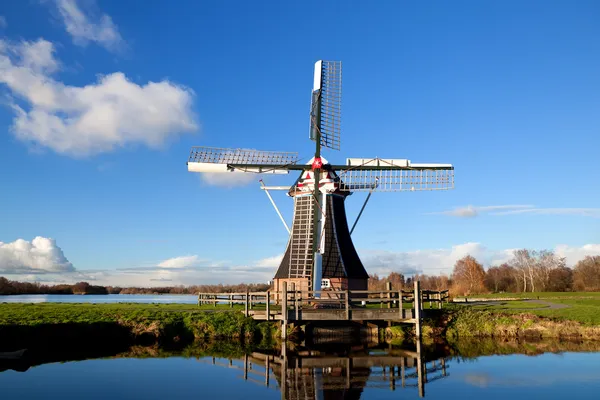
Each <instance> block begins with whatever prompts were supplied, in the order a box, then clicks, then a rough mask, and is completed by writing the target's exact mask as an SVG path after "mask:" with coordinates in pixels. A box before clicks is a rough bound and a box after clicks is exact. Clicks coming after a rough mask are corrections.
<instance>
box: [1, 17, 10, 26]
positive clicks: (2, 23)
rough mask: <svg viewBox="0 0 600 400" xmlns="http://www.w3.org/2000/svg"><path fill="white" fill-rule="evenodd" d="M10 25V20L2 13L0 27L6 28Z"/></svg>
mask: <svg viewBox="0 0 600 400" xmlns="http://www.w3.org/2000/svg"><path fill="white" fill-rule="evenodd" d="M7 26H8V22H6V17H5V16H3V15H0V28H6V27H7Z"/></svg>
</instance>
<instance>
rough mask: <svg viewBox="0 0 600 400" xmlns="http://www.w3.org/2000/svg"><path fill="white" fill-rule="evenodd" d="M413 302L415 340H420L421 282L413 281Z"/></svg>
mask: <svg viewBox="0 0 600 400" xmlns="http://www.w3.org/2000/svg"><path fill="white" fill-rule="evenodd" d="M414 298H415V301H414V303H413V306H414V315H413V318H414V319H415V321H416V322H415V336H416V337H417V340H420V339H421V281H415V294H414Z"/></svg>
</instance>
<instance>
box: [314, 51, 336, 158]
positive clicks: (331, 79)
mask: <svg viewBox="0 0 600 400" xmlns="http://www.w3.org/2000/svg"><path fill="white" fill-rule="evenodd" d="M319 65H320V68H318V67H319ZM315 67H316V68H315V82H314V88H313V102H312V107H311V139H312V140H315V138H316V137H317V135H316V134H315V132H314V129H318V130H320V133H321V135H320V138H321V140H320V143H321V146H323V147H327V148H330V149H333V150H339V149H340V136H341V117H342V116H341V114H342V62H341V61H318V62H317V64H316V66H315ZM319 74H320V75H319ZM319 96H320V99H321V103H320V107H318V104H319V103H318V101H317V98H318V97H319ZM316 108H319V109H318V110H317V109H316Z"/></svg>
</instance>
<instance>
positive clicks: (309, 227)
mask: <svg viewBox="0 0 600 400" xmlns="http://www.w3.org/2000/svg"><path fill="white" fill-rule="evenodd" d="M341 83H342V65H341V62H340V61H322V60H320V61H317V62H316V63H315V71H314V86H313V90H312V102H311V109H310V139H311V140H312V141H314V143H315V153H314V156H313V157H312V158H311V159H310V160H309V161H308V162H307V163H306V164H302V163H300V159H299V157H298V153H294V152H275V151H257V150H247V149H223V148H210V147H193V148H192V150H191V154H190V157H189V160H188V162H187V166H188V171H190V172H200V173H258V174H288V173H290V172H299V173H300V175H299V177H298V179H297V180H296V182H295V183H294V184H293V185H291V186H289V187H287V186H284V187H267V186H265V185H264V183H263V182H262V180H261V181H260V182H261V185H262V189H263V190H265V192H266V193H267V196H268V197H269V199H270V200H271V202H272V204H273V206H274V207H275V210H276V211H277V213H278V215H279V217H280V218H281V220H282V222H283V224H284V225H285V227H286V229H287V230H288V233H289V240H288V243H287V246H286V251H285V253H284V256H283V258H282V260H281V263H280V265H279V268H278V269H277V272H276V274H275V277H274V280H273V282H274V290H276V291H277V292H279V291H280V286H281V285H282V283H283V282H288V284H289V283H293V284H294V286H295V288H296V290H299V291H307V290H314V291H320V290H321V289H327V288H332V289H335V290H365V289H367V281H368V277H369V276H368V274H367V272H366V270H365V268H364V266H363V265H362V262H361V261H360V258H359V256H358V254H357V252H356V249H355V248H354V245H353V243H352V239H351V233H352V231H353V230H354V228H355V226H356V223H357V222H358V220H359V219H360V216H361V215H362V212H363V210H364V208H365V206H366V205H367V202H368V200H369V198H370V196H371V194H372V193H373V192H374V191H378V192H393V191H416V190H446V189H452V188H453V187H454V167H453V166H452V165H451V164H416V163H412V162H411V161H410V160H407V159H383V158H347V159H346V164H345V165H334V164H330V163H329V162H328V161H327V160H326V159H325V158H324V157H322V156H321V148H323V147H325V148H329V149H333V150H339V149H340V137H341V129H340V116H341ZM273 189H279V190H286V191H287V194H288V195H289V196H290V197H292V198H293V199H294V215H293V223H292V228H291V229H289V228H288V226H287V224H286V222H285V220H284V219H283V217H282V216H281V213H280V212H279V209H278V208H277V206H276V205H275V202H274V201H273V199H272V197H271V196H270V194H269V190H273ZM352 192H368V195H367V197H366V200H365V203H364V204H363V206H362V208H361V210H360V212H359V214H358V217H357V219H356V221H355V223H354V224H353V226H352V228H349V226H348V223H347V219H346V211H345V199H346V197H347V196H348V195H350V194H351V193H352Z"/></svg>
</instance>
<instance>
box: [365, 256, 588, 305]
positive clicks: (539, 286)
mask: <svg viewBox="0 0 600 400" xmlns="http://www.w3.org/2000/svg"><path fill="white" fill-rule="evenodd" d="M415 280H420V281H421V287H422V288H423V289H430V290H443V289H450V291H451V294H452V295H460V296H465V295H472V294H483V293H506V292H508V293H511V292H512V293H522V292H571V291H585V292H594V291H600V256H587V257H585V258H584V259H583V260H580V261H579V262H577V263H576V264H575V265H574V266H573V267H572V268H571V267H568V266H567V265H566V260H565V258H564V257H560V256H558V255H557V254H556V253H554V252H552V251H549V250H542V251H534V250H527V249H522V250H516V251H514V252H513V255H512V258H511V259H510V260H509V261H508V262H506V263H503V264H501V265H495V266H491V267H489V268H488V269H487V270H486V269H484V267H483V264H482V263H481V262H479V261H478V260H477V259H476V258H475V257H473V256H471V255H467V256H465V257H463V258H461V259H460V260H458V261H457V262H456V263H455V265H454V269H453V271H452V274H451V275H450V276H447V275H437V276H428V275H415V276H413V277H410V278H405V277H404V276H403V275H402V274H399V273H397V272H392V273H390V275H389V276H387V277H385V278H380V277H379V276H377V275H371V276H370V278H369V289H370V290H385V285H386V282H392V286H393V287H394V288H404V289H410V288H412V287H413V282H414V281H415Z"/></svg>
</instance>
